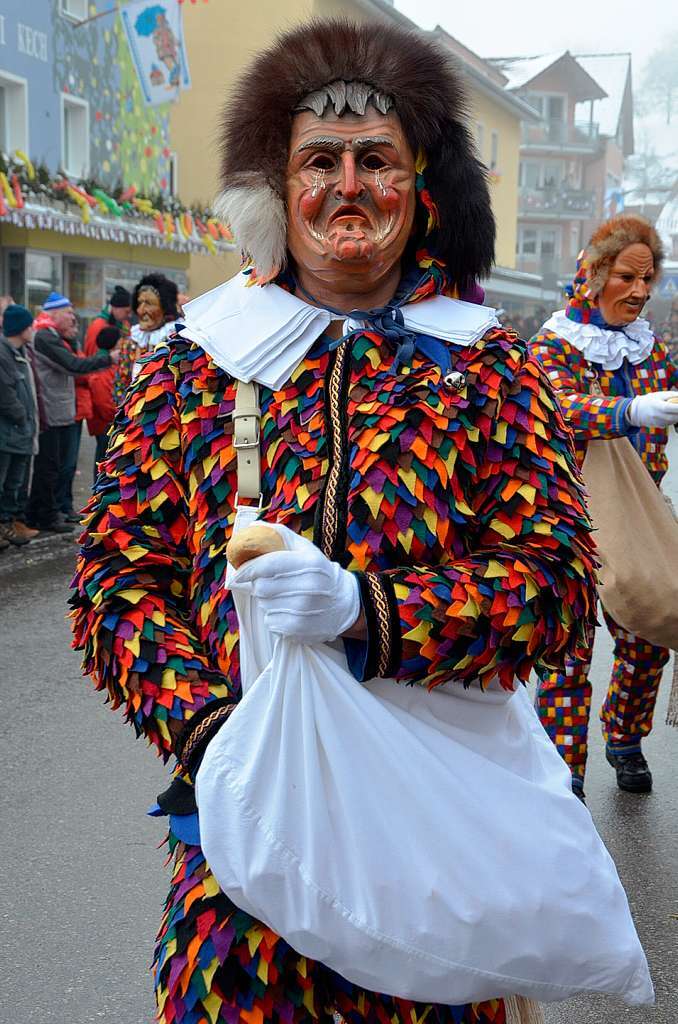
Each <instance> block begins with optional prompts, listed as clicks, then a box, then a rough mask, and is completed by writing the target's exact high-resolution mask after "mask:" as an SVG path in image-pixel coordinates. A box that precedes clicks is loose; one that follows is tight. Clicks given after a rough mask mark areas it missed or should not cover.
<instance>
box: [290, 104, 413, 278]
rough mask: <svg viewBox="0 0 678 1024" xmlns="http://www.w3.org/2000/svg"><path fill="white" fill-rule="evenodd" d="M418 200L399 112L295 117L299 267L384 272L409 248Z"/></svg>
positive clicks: (319, 271)
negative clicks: (396, 113)
mask: <svg viewBox="0 0 678 1024" xmlns="http://www.w3.org/2000/svg"><path fill="white" fill-rule="evenodd" d="M415 201H416V193H415V161H414V157H413V155H412V151H411V149H410V147H409V144H408V142H407V139H406V138H405V135H404V133H403V130H402V128H401V126H400V122H399V120H398V118H397V116H396V115H395V114H393V113H389V114H387V115H382V114H380V113H379V112H378V111H376V110H369V109H368V111H367V112H366V113H365V114H364V115H356V114H346V115H344V116H342V117H337V116H336V115H334V114H325V115H324V116H323V117H318V116H317V115H315V114H314V113H312V112H311V111H304V112H303V113H301V114H299V115H298V116H297V117H296V118H295V120H294V122H293V126H292V136H291V140H290V156H289V162H288V174H287V207H288V213H289V220H288V231H287V244H288V247H289V251H290V253H291V254H292V257H293V259H294V261H295V263H296V264H297V266H298V267H302V268H304V269H307V270H309V271H311V273H313V274H314V275H316V276H319V277H325V278H327V279H337V280H339V279H342V278H351V277H354V276H355V275H357V274H364V273H365V272H366V271H367V272H368V273H369V274H370V277H371V278H373V279H374V278H378V277H379V276H380V275H381V274H383V273H386V272H388V270H390V269H391V268H392V267H393V266H394V264H396V263H397V262H398V261H399V260H400V258H401V256H402V254H403V251H404V249H405V246H406V244H407V241H408V238H409V237H410V234H411V231H412V223H413V220H414V211H415Z"/></svg>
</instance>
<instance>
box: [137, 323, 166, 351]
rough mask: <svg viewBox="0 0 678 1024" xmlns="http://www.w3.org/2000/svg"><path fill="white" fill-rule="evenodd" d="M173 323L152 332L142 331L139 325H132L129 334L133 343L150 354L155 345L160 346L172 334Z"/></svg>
mask: <svg viewBox="0 0 678 1024" xmlns="http://www.w3.org/2000/svg"><path fill="white" fill-rule="evenodd" d="M174 327H175V321H174V320H170V321H169V323H166V324H163V325H162V327H156V329H155V330H154V331H144V330H142V328H141V327H140V325H139V324H134V326H133V327H132V329H131V331H130V332H129V333H130V337H131V338H132V341H135V342H136V343H137V345H138V347H139V348H140V349H142V350H143V351H144V352H152V351H153V349H154V348H155V346H156V345H160V344H161V343H162V342H163V341H165V340H166V339H167V338H168V337H169V335H170V334H172V333H173V332H174Z"/></svg>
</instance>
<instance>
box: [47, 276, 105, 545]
mask: <svg viewBox="0 0 678 1024" xmlns="http://www.w3.org/2000/svg"><path fill="white" fill-rule="evenodd" d="M35 327H36V335H35V338H34V341H33V348H34V351H35V366H36V371H37V377H38V387H39V388H40V392H41V396H42V406H43V409H42V416H43V422H41V424H40V427H41V429H40V437H39V447H38V454H37V456H36V459H35V469H34V473H33V484H32V487H31V494H30V499H29V506H28V518H29V526H32V527H34V528H35V529H38V530H47V531H50V532H56V533H68V532H70V531H71V529H72V526H71V525H70V524H68V523H64V522H63V521H62V520H61V518H60V516H59V503H58V488H59V483H60V480H61V477H62V474H63V470H64V466H65V464H66V460H67V457H68V445H69V442H70V441H71V435H72V429H71V428H72V427H73V424H74V423H75V422H76V404H75V379H76V378H77V377H80V376H83V375H85V374H88V373H92V372H93V371H95V370H101V369H102V368H103V367H106V366H110V365H111V364H112V363H115V362H116V361H117V353H116V352H99V353H97V354H96V355H95V356H90V357H84V358H81V357H80V356H78V355H76V352H75V351H74V346H73V342H74V341H75V338H76V335H77V330H78V326H77V320H76V317H75V313H74V312H73V307H72V306H71V303H70V300H69V299H67V298H66V296H64V295H60V294H59V293H58V292H52V293H51V295H50V296H49V297H48V299H47V301H46V302H45V304H44V306H43V312H42V313H41V314H40V315H39V316H38V317H37V319H36V321H35Z"/></svg>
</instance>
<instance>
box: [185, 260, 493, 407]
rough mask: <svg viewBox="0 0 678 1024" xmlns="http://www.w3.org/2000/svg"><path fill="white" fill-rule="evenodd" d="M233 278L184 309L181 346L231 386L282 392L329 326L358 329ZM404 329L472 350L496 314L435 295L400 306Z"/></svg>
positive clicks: (274, 290)
mask: <svg viewBox="0 0 678 1024" xmlns="http://www.w3.org/2000/svg"><path fill="white" fill-rule="evenodd" d="M246 283H247V277H246V276H245V275H243V274H237V275H236V276H235V277H233V278H231V280H230V281H227V282H226V283H225V284H221V285H219V286H218V287H217V288H213V289H212V291H209V292H206V293H205V294H204V295H201V296H200V297H199V298H197V299H193V300H192V301H191V302H187V303H186V305H185V306H184V312H185V314H186V316H185V326H183V327H181V329H180V333H181V336H182V337H183V338H188V339H189V340H190V341H194V342H196V343H197V344H198V345H200V347H201V348H203V349H204V350H205V351H206V352H207V354H208V355H210V356H211V357H212V359H213V360H214V362H215V363H216V364H217V366H220V367H221V369H222V370H226V372H227V373H229V374H230V375H231V376H232V377H234V378H235V379H236V380H242V381H245V382H246V383H247V382H249V381H251V380H256V381H258V382H259V383H260V384H263V385H265V386H266V387H269V388H273V389H274V390H276V389H277V388H280V387H281V386H282V384H284V383H285V381H286V380H289V377H290V374H291V373H292V371H293V370H294V368H295V367H296V366H298V364H299V363H300V362H301V360H302V359H303V358H304V356H305V355H306V353H307V352H308V350H309V349H310V348H311V346H312V345H313V342H314V341H315V340H316V339H317V338H319V337H320V335H321V334H322V333H323V331H325V330H327V328H328V327H329V325H330V323H331V322H332V320H338V319H345V323H346V328H347V329H350V328H352V327H355V326H359V324H358V323H356V322H353V321H351V320H350V319H348V318H343V317H341V318H340V317H338V316H335V315H333V314H332V313H329V312H328V311H327V310H326V309H319V308H318V307H317V306H310V305H309V304H308V303H307V302H304V301H303V300H302V299H299V298H297V297H296V295H291V294H290V292H287V291H285V290H284V289H283V288H279V287H278V285H275V284H267V285H264V286H263V287H259V286H258V285H255V286H253V287H250V288H247V287H245V285H246ZM402 311H403V318H404V321H405V325H406V326H407V327H409V328H411V329H412V330H414V331H415V332H416V333H417V334H427V335H429V336H431V337H433V338H439V339H440V340H441V341H447V342H449V343H450V344H453V345H462V346H468V345H473V344H474V343H475V342H476V341H478V340H479V339H480V338H482V336H483V335H484V334H485V333H486V332H487V331H488V330H489V329H490V328H491V327H499V326H500V324H499V321H498V320H497V318H496V316H495V310H494V309H491V308H490V307H489V306H477V305H475V304H474V303H472V302H461V301H459V300H457V299H447V298H445V297H444V296H442V295H437V296H435V297H433V298H431V299H424V300H423V301H422V302H416V303H411V304H409V305H406V306H403V308H402Z"/></svg>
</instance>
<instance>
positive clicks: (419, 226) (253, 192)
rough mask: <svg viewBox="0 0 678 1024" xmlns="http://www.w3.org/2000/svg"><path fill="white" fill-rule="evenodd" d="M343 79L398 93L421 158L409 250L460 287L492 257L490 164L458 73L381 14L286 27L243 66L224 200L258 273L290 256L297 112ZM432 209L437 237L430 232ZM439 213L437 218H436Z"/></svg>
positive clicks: (225, 150)
mask: <svg viewBox="0 0 678 1024" xmlns="http://www.w3.org/2000/svg"><path fill="white" fill-rule="evenodd" d="M337 82H352V83H363V84H365V85H368V86H370V87H371V89H372V90H374V91H375V93H376V94H377V99H376V100H375V103H376V105H377V107H378V108H379V109H381V103H382V101H383V99H384V98H386V100H387V101H388V102H389V103H392V105H393V108H394V110H395V112H396V114H397V115H398V117H399V119H400V122H401V125H402V127H403V130H404V132H405V135H406V136H407V139H408V142H409V144H410V147H411V149H412V152H413V154H414V156H415V158H417V157H418V156H419V155H420V154H422V155H423V158H424V161H425V168H424V171H423V175H424V182H419V181H418V192H417V196H418V203H417V208H418V209H417V218H416V221H415V237H414V239H413V244H412V246H411V251H412V252H413V251H416V250H417V249H421V248H422V247H424V246H426V247H427V248H428V254H429V255H430V256H432V257H434V258H435V259H437V260H440V261H441V262H442V263H444V264H445V269H446V271H447V276H448V279H449V280H450V282H451V283H452V284H454V285H456V286H457V287H459V288H462V287H464V286H466V285H468V283H469V282H470V281H472V280H473V279H476V278H479V277H484V276H485V275H486V274H487V273H489V270H490V268H491V266H492V263H493V260H494V234H495V229H494V217H493V215H492V210H491V206H490V196H489V190H488V186H487V179H486V171H485V169H484V167H483V166H482V165H481V164H480V162H479V161H478V160H477V158H476V156H475V153H474V146H473V141H472V137H471V135H470V132H469V128H468V125H467V122H466V96H465V91H464V87H463V83H462V75H461V72H460V71H459V69H458V68H457V66H456V65H455V63H454V61H453V60H452V58H451V57H450V56H449V55H448V54H447V53H446V52H445V51H443V50H442V49H441V48H439V47H438V45H437V44H435V43H434V42H432V41H431V40H429V39H427V38H426V37H425V36H424V35H423V34H422V33H420V32H417V31H408V30H406V29H403V28H400V27H398V26H395V25H384V24H382V23H367V24H363V25H358V24H354V23H352V22H349V21H345V20H334V19H328V20H315V21H311V22H308V23H307V24H305V25H303V26H301V27H300V28H296V29H293V30H292V31H290V32H286V33H285V34H283V35H281V36H279V37H278V39H277V41H276V42H275V43H274V44H273V45H272V46H271V47H270V48H269V49H267V50H265V51H263V52H262V53H260V54H259V55H258V56H257V57H256V58H255V59H254V61H253V62H252V63H251V64H250V66H249V68H247V69H246V71H245V72H244V74H243V75H242V76H241V78H240V80H239V82H238V83H237V85H236V88H235V91H234V93H233V95H232V97H231V99H230V101H229V103H228V104H227V106H226V109H225V111H224V117H223V126H222V127H223V131H222V139H221V142H222V165H221V184H222V188H223V191H222V194H221V196H220V198H219V200H218V204H217V205H218V211H219V213H220V215H222V216H223V217H224V218H225V219H226V220H227V221H228V222H229V223H230V226H231V228H232V230H233V232H234V234H235V237H236V239H237V241H238V242H239V243H240V245H241V247H242V248H243V250H244V251H245V253H246V255H247V256H248V257H250V258H251V259H252V261H253V263H254V265H255V267H256V270H257V275H258V277H259V278H260V279H270V277H271V275H272V274H275V273H276V272H277V271H279V270H281V269H282V267H283V266H284V265H285V262H286V258H287V240H286V232H287V210H286V206H285V187H286V169H287V158H288V150H289V141H290V130H291V125H292V119H293V117H294V114H295V110H296V108H297V107H298V104H299V103H300V102H301V101H302V100H303V99H304V98H306V97H308V96H309V95H310V94H312V93H315V92H317V91H318V90H321V89H323V87H326V86H328V85H331V84H333V83H335V84H336V83H337ZM431 209H434V210H437V214H438V221H439V223H438V225H437V231H436V232H435V238H434V239H431V238H430V237H427V234H428V228H429V227H430V220H429V214H430V212H431ZM434 219H435V218H434Z"/></svg>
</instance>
